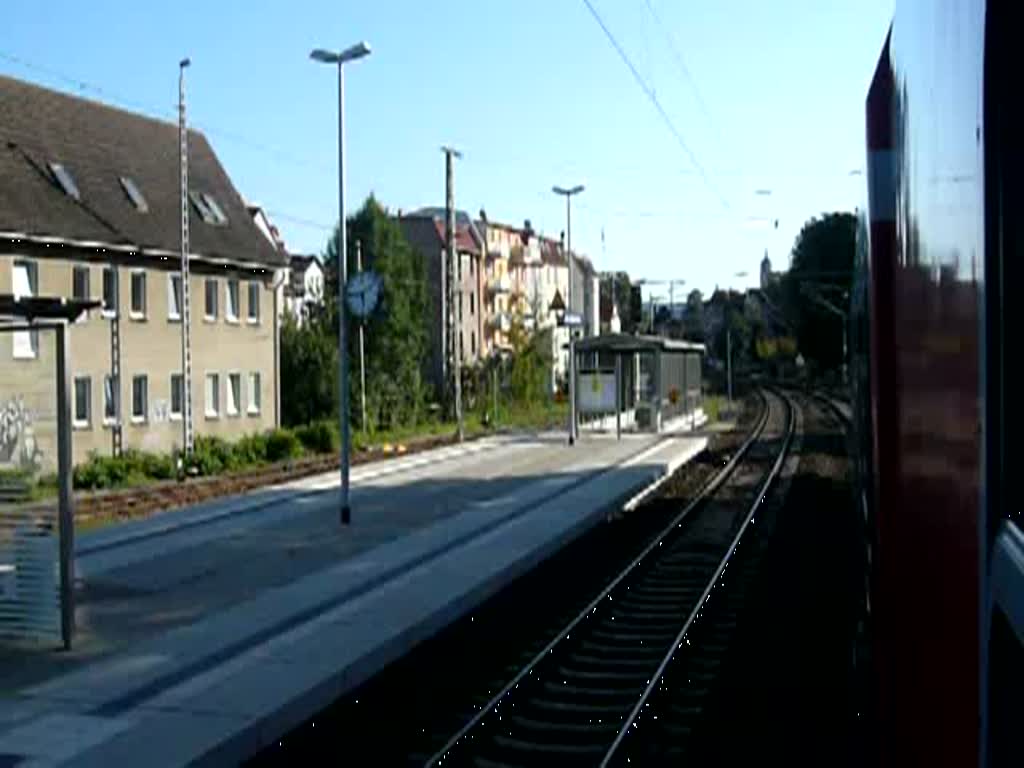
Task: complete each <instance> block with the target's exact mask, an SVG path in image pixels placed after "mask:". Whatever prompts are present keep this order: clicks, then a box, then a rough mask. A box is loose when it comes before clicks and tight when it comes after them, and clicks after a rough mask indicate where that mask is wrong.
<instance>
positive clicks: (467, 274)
mask: <svg viewBox="0 0 1024 768" xmlns="http://www.w3.org/2000/svg"><path fill="white" fill-rule="evenodd" d="M438 211H440V213H438ZM398 223H399V225H400V226H401V227H402V232H403V233H404V234H405V238H406V240H408V241H409V244H410V245H411V246H412V247H413V249H414V250H415V251H416V252H417V253H419V255H420V257H421V258H422V259H423V260H424V264H425V273H426V276H427V286H428V292H429V294H430V316H429V317H428V318H427V328H428V338H429V340H430V357H429V359H428V360H427V361H425V362H426V365H425V368H426V370H425V377H426V379H427V381H429V382H431V384H432V385H433V387H434V390H435V393H436V395H437V396H438V397H442V396H443V394H444V387H445V382H446V380H447V378H446V377H447V371H448V367H447V366H448V360H447V354H446V352H445V349H446V344H447V341H446V338H445V330H444V329H445V324H444V317H445V312H446V304H445V301H446V298H445V295H444V285H445V280H446V277H445V265H446V263H447V259H446V258H445V242H446V236H447V232H448V228H447V226H446V224H445V221H444V213H443V209H433V208H428V209H423V210H422V211H419V212H416V213H413V214H410V215H406V216H399V217H398ZM455 250H456V253H457V255H458V257H459V262H460V277H461V279H460V280H459V282H458V285H457V286H456V291H455V293H454V301H455V302H456V306H455V309H456V317H457V318H459V317H461V322H459V321H458V320H457V321H456V325H457V333H458V339H457V343H458V344H459V349H460V357H461V360H462V363H463V365H473V364H475V363H476V362H477V361H478V360H480V359H481V357H482V355H483V351H482V349H483V336H484V334H483V329H484V322H483V316H484V309H483V306H482V303H481V300H480V299H481V295H482V287H483V280H484V278H483V274H482V272H483V270H482V269H481V253H482V238H481V237H480V235H479V233H478V232H477V231H476V228H475V227H474V226H473V224H472V222H471V221H470V220H469V217H468V216H466V215H465V214H464V213H462V212H461V211H460V212H459V216H458V217H457V219H456V224H455Z"/></svg>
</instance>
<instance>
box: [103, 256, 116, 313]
mask: <svg viewBox="0 0 1024 768" xmlns="http://www.w3.org/2000/svg"><path fill="white" fill-rule="evenodd" d="M107 275H111V276H112V279H113V281H114V282H113V286H114V288H115V292H114V299H115V306H114V307H113V308H110V307H108V306H107V289H106V276H107ZM117 278H118V274H117V267H104V268H103V269H102V271H101V272H100V316H101V317H105V318H108V319H109V318H112V317H114V316H116V315H117V306H116V303H117V301H116V300H117V299H119V298H120V297H119V296H117V290H116V289H117Z"/></svg>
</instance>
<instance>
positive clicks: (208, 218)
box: [188, 192, 228, 227]
mask: <svg viewBox="0 0 1024 768" xmlns="http://www.w3.org/2000/svg"><path fill="white" fill-rule="evenodd" d="M188 196H189V199H190V200H191V201H192V205H194V206H195V209H196V210H197V211H199V216H200V217H201V218H202V219H203V221H205V222H206V223H207V224H214V225H216V226H221V227H222V226H224V225H225V224H227V223H228V217H227V216H225V215H224V211H223V210H222V209H221V207H220V205H219V204H218V203H217V201H216V200H215V199H214V198H213V196H212V195H208V194H206V193H205V192H203V193H199V192H189V193H188Z"/></svg>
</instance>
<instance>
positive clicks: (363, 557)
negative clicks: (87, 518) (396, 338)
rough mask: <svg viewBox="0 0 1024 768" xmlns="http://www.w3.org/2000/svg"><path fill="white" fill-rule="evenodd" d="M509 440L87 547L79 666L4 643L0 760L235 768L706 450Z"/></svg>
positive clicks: (419, 458) (643, 441)
mask: <svg viewBox="0 0 1024 768" xmlns="http://www.w3.org/2000/svg"><path fill="white" fill-rule="evenodd" d="M704 443H705V440H704V438H702V437H700V436H697V435H689V436H672V437H666V436H661V437H657V436H654V435H629V436H625V437H624V438H623V439H622V440H615V439H614V438H612V437H607V436H587V437H585V438H584V439H582V440H581V441H580V442H579V443H578V444H577V445H576V446H575V447H574V448H572V449H569V448H567V447H566V446H565V444H564V437H563V436H562V435H559V434H542V435H534V436H505V437H498V438H491V439H486V440H481V441H478V442H475V443H471V444H466V445H463V446H458V447H449V448H444V449H438V450H436V451H431V452H425V453H423V454H417V455H414V456H409V457H406V458H403V459H396V460H392V461H390V462H383V463H381V464H375V465H366V466H364V467H360V468H358V469H357V470H356V471H354V472H353V524H352V525H351V526H349V527H345V528H343V527H341V526H340V525H339V523H338V514H337V479H336V477H335V476H334V475H333V474H332V475H325V476H320V477H315V478H307V479H305V480H302V481H297V482H295V483H292V484H289V485H288V486H282V487H280V488H275V489H270V490H267V491H262V492H259V493H256V494H252V495H250V496H248V497H241V498H235V499H228V500H225V501H221V502H217V503H215V504H205V505H201V506H199V507H196V508H193V509H188V510H180V511H178V512H175V513H173V514H164V515H161V516H158V517H156V518H153V519H150V520H146V521H141V522H138V523H132V524H125V525H121V526H117V527H116V528H111V529H108V530H104V531H100V532H96V533H94V534H89V535H84V536H81V537H80V538H79V542H78V547H77V558H76V559H77V576H78V580H79V583H78V586H77V599H78V608H77V613H76V621H77V625H78V634H77V636H76V643H75V648H74V650H72V651H70V652H53V651H42V650H38V649H26V648H12V647H7V646H0V681H2V682H0V765H17V766H19V767H21V766H35V765H59V764H62V763H68V764H75V765H104V766H105V765H119V764H137V763H138V762H139V761H140V760H141V759H143V758H144V759H145V761H146V763H147V764H148V765H151V766H155V765H179V764H183V763H188V762H198V763H208V764H224V763H231V762H237V761H238V760H240V759H242V758H244V757H245V756H247V755H249V754H252V753H254V752H256V751H257V750H258V749H260V748H261V747H263V746H265V745H267V744H270V743H273V742H274V740H275V739H277V738H279V736H280V735H281V734H283V733H285V732H287V731H288V730H289V729H290V728H292V727H294V726H295V725H296V724H298V723H299V722H302V721H304V720H305V719H307V718H308V717H310V716H311V715H313V714H315V713H316V712H318V711H320V710H321V709H323V708H324V707H325V706H327V705H328V704H329V703H330V702H331V701H333V700H334V699H335V698H337V697H338V696H340V695H342V694H344V693H345V692H346V691H349V690H352V689H353V688H355V687H356V686H358V685H359V684H360V683H361V682H363V681H364V680H366V679H367V678H368V677H369V676H371V675H373V674H374V673H375V672H376V671H378V670H379V669H381V668H382V667H383V666H385V665H386V664H387V663H388V662H390V661H391V660H393V659H395V658H397V657H398V656H400V655H402V654H404V653H405V652H406V651H407V650H408V649H409V648H411V647H412V646H414V645H415V644H416V643H417V642H419V641H420V640H423V639H425V638H427V637H429V636H430V635H432V634H433V633H435V632H437V631H438V630H440V629H441V628H442V627H444V626H445V625H446V624H447V623H449V622H451V621H452V620H454V619H456V618H458V617H460V616H463V615H465V614H467V613H469V612H471V611H472V610H473V609H474V607H475V606H477V605H479V604H480V603H481V602H482V601H484V600H485V599H486V598H487V597H489V596H490V595H492V594H493V593H495V592H496V591H498V590H499V589H501V588H502V587H503V586H504V585H505V584H507V583H509V582H510V581H512V580H513V579H514V578H516V577H517V576H518V575H520V574H522V573H524V572H525V571H527V570H528V569H530V568H531V567H533V566H534V565H535V564H537V563H538V562H540V561H541V560H542V559H544V558H545V557H546V556H548V555H549V554H551V553H552V552H554V551H555V550H557V549H558V548H559V547H561V546H563V545H564V544H565V543H566V542H568V541H569V540H571V539H572V538H574V537H575V536H577V535H579V534H580V533H582V532H583V531H584V530H586V529H587V528H588V527H590V526H592V525H594V524H596V523H597V522H599V521H600V520H602V519H603V518H604V517H605V516H606V515H608V514H609V513H611V512H613V511H616V510H617V509H619V508H621V507H622V506H623V505H624V504H626V503H627V502H628V501H629V500H630V499H631V498H632V497H634V496H636V495H637V494H639V493H642V492H643V490H644V489H645V488H647V487H648V486H650V485H651V484H653V483H655V482H657V481H658V480H659V479H660V478H662V477H664V476H665V475H666V474H668V473H671V472H672V471H674V470H675V468H677V467H678V466H680V465H681V464H682V463H684V462H686V461H688V460H689V459H690V458H692V457H693V456H694V455H696V454H697V453H699V451H700V450H701V449H702V447H703V445H704Z"/></svg>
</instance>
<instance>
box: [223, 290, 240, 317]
mask: <svg viewBox="0 0 1024 768" xmlns="http://www.w3.org/2000/svg"><path fill="white" fill-rule="evenodd" d="M224 317H226V318H227V319H228V322H231V323H237V322H238V281H237V280H228V281H227V282H226V283H224Z"/></svg>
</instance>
